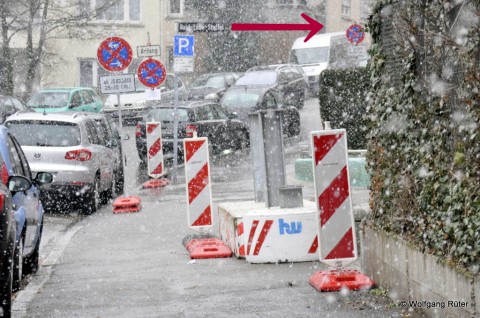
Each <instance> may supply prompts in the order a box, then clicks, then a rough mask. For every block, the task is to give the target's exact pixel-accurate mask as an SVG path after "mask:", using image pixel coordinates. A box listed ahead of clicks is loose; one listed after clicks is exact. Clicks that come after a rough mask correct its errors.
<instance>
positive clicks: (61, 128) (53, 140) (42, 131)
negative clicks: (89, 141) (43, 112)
mask: <svg viewBox="0 0 480 318" xmlns="http://www.w3.org/2000/svg"><path fill="white" fill-rule="evenodd" d="M5 125H6V126H7V127H8V128H9V129H10V132H11V133H12V134H13V135H14V136H15V138H16V139H17V140H18V142H19V143H20V145H22V146H39V147H71V146H77V145H80V129H79V127H78V125H77V124H74V123H68V122H60V121H37V120H25V121H9V122H7V123H6V124H5Z"/></svg>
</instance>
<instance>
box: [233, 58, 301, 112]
mask: <svg viewBox="0 0 480 318" xmlns="http://www.w3.org/2000/svg"><path fill="white" fill-rule="evenodd" d="M238 86H240V87H247V88H253V87H268V88H276V89H277V90H278V91H279V92H281V93H282V95H283V99H284V101H285V103H287V104H288V105H292V106H295V107H297V108H298V109H301V108H302V107H303V103H304V102H305V98H306V96H308V82H307V80H306V76H305V73H304V72H303V71H302V70H301V68H300V67H299V66H297V65H290V64H278V65H269V66H257V67H254V68H251V69H249V70H248V71H247V72H246V73H245V74H244V75H243V76H242V77H240V78H239V79H238V80H237V81H236V82H235V85H234V87H238Z"/></svg>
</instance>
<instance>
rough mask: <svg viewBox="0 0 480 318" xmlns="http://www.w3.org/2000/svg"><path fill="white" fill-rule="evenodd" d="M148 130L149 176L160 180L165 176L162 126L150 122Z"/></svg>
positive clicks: (158, 123)
mask: <svg viewBox="0 0 480 318" xmlns="http://www.w3.org/2000/svg"><path fill="white" fill-rule="evenodd" d="M146 125H147V126H146V130H147V174H148V175H149V176H150V177H152V178H160V177H161V176H163V175H164V174H165V172H164V170H165V169H164V164H163V147H162V126H161V123H160V122H148V123H147V124H146Z"/></svg>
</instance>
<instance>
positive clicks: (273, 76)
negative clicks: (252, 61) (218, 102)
mask: <svg viewBox="0 0 480 318" xmlns="http://www.w3.org/2000/svg"><path fill="white" fill-rule="evenodd" d="M276 82H277V72H275V71H253V72H248V73H246V74H245V75H243V76H242V77H240V78H239V79H238V80H237V82H236V83H235V85H272V84H275V83H276Z"/></svg>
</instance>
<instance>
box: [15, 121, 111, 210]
mask: <svg viewBox="0 0 480 318" xmlns="http://www.w3.org/2000/svg"><path fill="white" fill-rule="evenodd" d="M5 125H6V126H7V127H9V128H10V130H11V132H12V134H13V135H14V136H15V137H16V138H17V140H18V142H19V143H20V144H21V145H22V149H23V151H24V152H25V154H26V157H27V158H28V161H29V162H30V165H31V167H32V170H33V171H47V172H50V173H52V175H53V176H54V180H53V183H52V184H49V185H45V186H43V187H42V188H41V195H42V201H43V202H44V204H45V205H47V207H48V208H50V209H56V208H57V207H58V206H59V204H65V205H67V206H68V207H71V206H72V204H75V203H78V204H80V207H81V209H82V212H83V213H85V214H91V213H93V212H95V211H96V210H97V209H98V208H99V206H100V203H101V202H106V201H107V200H108V199H109V198H112V197H113V196H114V193H115V177H114V176H115V175H118V173H117V171H116V169H118V168H117V166H116V159H115V156H116V154H115V151H114V150H113V149H112V148H110V147H107V141H106V140H104V138H105V137H104V134H103V133H101V132H100V129H99V128H98V125H97V123H96V122H95V120H94V118H92V117H91V116H90V115H86V114H84V113H55V114H48V113H46V114H41V113H25V114H16V115H14V116H11V117H9V118H8V119H7V121H6V123H5ZM109 142H111V141H109Z"/></svg>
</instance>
